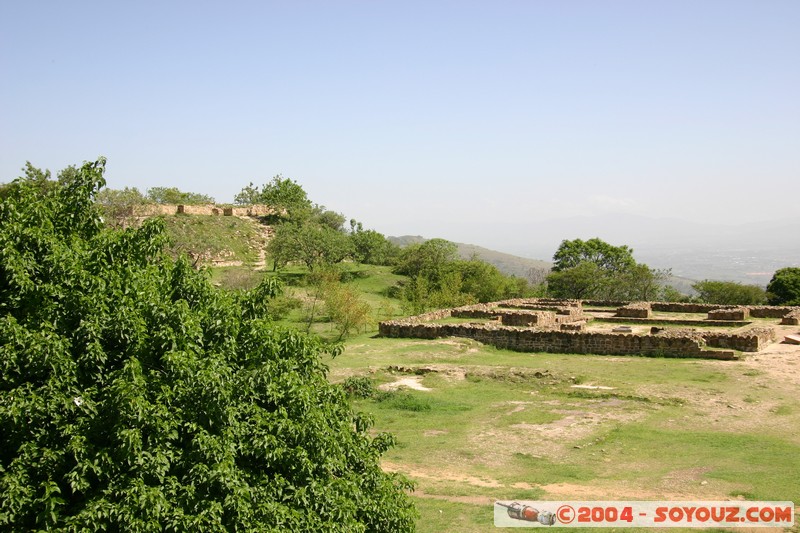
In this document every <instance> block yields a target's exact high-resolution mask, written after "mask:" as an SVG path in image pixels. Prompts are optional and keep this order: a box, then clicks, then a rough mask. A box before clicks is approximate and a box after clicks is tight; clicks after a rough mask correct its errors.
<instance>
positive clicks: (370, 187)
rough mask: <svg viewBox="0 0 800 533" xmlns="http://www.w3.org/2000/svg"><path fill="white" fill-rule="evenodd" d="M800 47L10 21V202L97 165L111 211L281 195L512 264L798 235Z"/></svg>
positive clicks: (362, 11)
mask: <svg viewBox="0 0 800 533" xmlns="http://www.w3.org/2000/svg"><path fill="white" fill-rule="evenodd" d="M797 27H800V3H797V2H793V1H772V2H768V3H764V2H755V1H751V2H747V1H707V2H701V3H697V2H688V1H677V2H659V1H654V2H633V1H615V2H610V1H606V2H603V1H601V2H594V1H592V2H589V1H575V2H555V1H552V2H517V1H505V2H491V3H489V2H485V3H482V2H445V1H441V2H413V1H412V2H402V3H399V2H388V3H387V2H382V3H365V2H336V3H323V2H309V3H302V4H301V3H279V2H234V3H228V4H224V5H223V4H216V3H208V2H170V3H155V2H138V3H136V4H115V3H107V2H80V3H63V2H53V1H50V2H35V3H33V2H27V3H4V4H3V5H1V6H0V46H2V50H3V53H2V54H0V74H2V81H0V146H2V149H0V181H3V182H4V181H10V180H12V179H14V178H15V177H17V176H19V175H20V168H21V167H22V166H23V165H24V163H25V161H26V160H29V161H31V163H32V164H34V165H35V166H38V167H43V168H49V169H51V170H52V171H53V172H56V171H57V170H59V169H61V168H63V167H65V166H67V165H70V164H78V163H80V162H82V161H84V160H93V159H94V158H96V157H97V156H98V155H104V156H106V157H107V158H108V172H107V178H108V185H109V186H110V187H112V188H123V187H126V186H130V187H133V186H135V187H138V188H139V189H140V190H142V191H144V190H146V189H148V188H150V187H154V186H176V187H178V188H180V189H182V190H187V191H195V192H201V193H205V194H209V195H211V196H213V197H214V198H215V199H216V200H217V201H218V202H230V201H232V199H233V197H234V195H235V194H236V193H237V192H238V191H239V190H240V189H241V188H242V187H244V186H245V185H247V184H248V183H249V182H251V181H252V182H254V183H256V184H263V183H266V182H268V181H269V180H270V179H271V178H272V176H274V175H276V174H282V175H283V176H284V177H288V178H292V179H295V180H297V181H298V182H299V183H301V184H302V185H303V187H304V188H305V189H306V190H307V192H308V194H309V196H310V197H311V199H312V200H314V201H316V202H319V203H322V204H325V205H327V206H328V207H330V208H332V209H335V210H336V211H340V212H342V213H344V214H345V215H346V216H348V217H351V218H356V219H358V220H360V221H362V222H363V223H364V224H365V225H366V226H367V227H371V228H374V229H377V230H378V231H381V232H382V233H384V234H387V235H403V234H412V235H413V234H420V235H424V236H427V237H433V236H441V237H444V238H447V239H449V240H453V241H458V242H467V243H473V244H478V245H481V246H486V247H493V248H495V249H500V250H503V251H506V250H508V248H509V246H510V245H514V246H524V243H526V242H530V243H531V247H533V246H534V245H536V246H538V244H536V242H537V241H536V239H534V237H536V236H540V235H541V234H543V233H549V235H550V236H551V238H552V236H553V235H556V236H558V237H557V238H559V239H561V238H575V237H578V236H579V235H570V234H564V235H562V234H561V233H560V232H559V228H558V227H546V226H552V225H553V223H552V221H553V220H555V219H564V218H569V217H574V216H579V215H586V216H601V215H614V216H618V215H642V216H646V217H648V218H653V219H659V218H665V217H667V218H669V217H673V218H676V219H680V220H685V221H687V222H689V223H690V224H697V225H709V224H714V223H721V224H722V225H725V224H727V223H728V222H735V223H739V224H757V223H758V222H760V221H765V220H772V219H775V220H778V219H782V218H790V217H791V216H792V214H793V213H795V212H796V211H797V208H796V204H797V198H798V197H800V99H798V98H797V94H798V92H799V91H800V62H798V61H797V57H796V55H797V51H798V50H800V32H798V31H797V30H796V28H797ZM565 229H566V228H565ZM603 229H604V228H599V230H600V231H598V232H597V236H600V237H601V238H602V237H603V235H602V233H603V231H602V230H603ZM612 233H613V232H612ZM623 235H624V234H623ZM540 258H541V257H540Z"/></svg>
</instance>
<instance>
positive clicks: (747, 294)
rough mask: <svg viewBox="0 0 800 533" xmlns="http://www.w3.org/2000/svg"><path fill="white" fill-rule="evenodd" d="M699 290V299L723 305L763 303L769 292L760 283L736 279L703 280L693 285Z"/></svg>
mask: <svg viewBox="0 0 800 533" xmlns="http://www.w3.org/2000/svg"><path fill="white" fill-rule="evenodd" d="M692 288H693V289H694V290H696V291H697V293H698V296H697V300H699V301H701V302H705V303H710V304H722V305H761V304H764V303H766V301H767V294H766V292H765V291H764V289H763V288H761V287H759V286H758V285H744V284H742V283H738V282H735V281H715V280H709V279H706V280H703V281H698V282H697V283H695V284H693V285H692Z"/></svg>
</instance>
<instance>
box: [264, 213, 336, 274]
mask: <svg viewBox="0 0 800 533" xmlns="http://www.w3.org/2000/svg"><path fill="white" fill-rule="evenodd" d="M267 252H268V253H269V254H270V256H271V257H272V259H273V261H274V264H275V269H278V268H281V267H282V266H285V265H286V264H288V263H289V262H292V261H298V262H301V263H303V264H305V265H306V266H307V267H308V268H309V269H310V270H313V269H314V268H315V267H317V266H319V265H334V264H336V263H340V262H342V261H343V260H345V259H346V258H347V257H349V256H350V255H351V253H352V248H351V243H350V240H349V239H348V238H347V235H345V234H344V233H342V232H341V231H336V230H334V229H331V228H329V227H328V226H322V225H319V224H312V223H304V224H297V223H293V222H290V223H286V224H281V225H279V226H278V227H277V228H276V230H275V235H274V236H273V237H272V239H270V241H269V244H268V245H267Z"/></svg>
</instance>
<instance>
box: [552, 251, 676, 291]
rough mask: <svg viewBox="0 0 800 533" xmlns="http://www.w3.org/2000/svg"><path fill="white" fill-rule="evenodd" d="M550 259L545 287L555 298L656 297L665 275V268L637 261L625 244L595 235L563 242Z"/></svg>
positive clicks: (662, 288) (661, 287) (666, 275)
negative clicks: (595, 236) (653, 266)
mask: <svg viewBox="0 0 800 533" xmlns="http://www.w3.org/2000/svg"><path fill="white" fill-rule="evenodd" d="M553 261H554V264H553V271H552V272H551V273H550V275H549V276H548V277H547V290H548V293H549V294H550V295H551V296H554V297H557V298H577V299H592V298H598V299H606V300H656V299H658V298H659V297H661V296H663V294H664V284H665V282H666V280H667V278H668V277H669V271H668V270H656V269H652V268H650V267H649V266H647V265H645V264H643V263H637V262H636V261H635V260H634V258H633V250H631V249H630V248H629V247H627V246H614V245H611V244H608V243H607V242H605V241H603V240H601V239H598V238H594V239H589V240H588V241H583V240H581V239H575V240H571V241H568V240H565V241H563V242H562V243H561V245H560V246H559V247H558V250H556V253H555V254H554V255H553Z"/></svg>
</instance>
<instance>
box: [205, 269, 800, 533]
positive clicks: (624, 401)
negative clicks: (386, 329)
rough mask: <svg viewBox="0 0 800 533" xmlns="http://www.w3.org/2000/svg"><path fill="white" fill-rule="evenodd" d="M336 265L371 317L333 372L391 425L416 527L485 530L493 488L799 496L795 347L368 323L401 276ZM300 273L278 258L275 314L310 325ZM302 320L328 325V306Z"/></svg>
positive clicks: (384, 427) (383, 425) (530, 495)
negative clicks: (550, 343)
mask: <svg viewBox="0 0 800 533" xmlns="http://www.w3.org/2000/svg"><path fill="white" fill-rule="evenodd" d="M219 270H222V269H215V273H214V276H215V277H216V279H220V277H221V276H222V275H229V276H230V275H231V273H234V272H235V270H234V271H229V272H228V273H221V272H218V271H219ZM344 270H345V271H346V274H345V275H344V277H343V279H344V280H345V281H346V283H349V284H352V285H353V286H354V287H357V288H358V289H359V291H360V292H361V295H362V298H363V299H364V300H365V301H367V302H368V303H369V304H370V306H371V307H372V310H373V316H374V321H373V323H372V324H371V325H369V326H368V327H367V328H366V331H364V332H362V333H360V334H358V335H356V336H352V337H350V338H349V339H348V340H347V344H346V349H345V351H344V353H343V354H342V355H340V356H339V357H337V358H336V359H333V360H329V361H328V364H329V367H330V379H331V381H333V382H342V381H344V380H345V379H347V378H348V377H351V376H361V377H365V378H367V379H368V380H369V382H370V384H371V387H373V388H374V389H375V391H376V394H375V395H374V396H373V397H372V398H354V399H353V406H354V408H355V409H356V410H358V411H362V412H367V413H369V414H370V415H371V416H372V417H373V418H374V420H375V426H374V431H376V432H380V431H387V432H390V433H392V434H394V435H395V436H396V438H397V445H396V446H395V447H394V448H392V449H391V450H389V451H388V452H387V453H386V454H385V456H384V458H383V465H384V468H385V469H386V470H387V471H394V472H400V473H402V474H404V475H405V476H407V477H408V478H410V479H412V480H413V481H414V482H415V483H416V490H415V492H414V493H413V498H414V500H415V502H416V505H417V508H418V510H419V512H420V515H421V517H420V519H419V521H418V530H419V531H421V532H441V531H466V532H483V531H494V530H495V528H494V525H493V503H494V501H495V500H524V499H539V500H570V499H571V500H726V499H731V498H733V499H749V500H781V501H785V500H792V501H795V502H797V501H800V394H798V391H799V390H800V347H786V346H783V347H782V348H781V349H779V350H777V351H776V352H775V353H770V352H766V353H761V354H757V355H755V356H750V357H748V358H746V359H744V360H742V361H732V362H726V361H707V360H691V359H658V358H645V357H616V356H615V357H610V356H594V355H562V354H527V353H518V352H512V351H506V350H500V349H496V348H493V347H487V346H483V345H481V344H480V343H477V342H474V341H470V340H466V339H437V340H417V339H385V338H379V337H377V336H376V333H377V326H376V324H377V321H378V320H381V319H386V318H389V317H395V316H400V315H401V313H402V310H401V306H400V304H399V301H397V300H394V299H390V298H388V297H387V291H388V289H389V287H391V286H392V285H394V284H396V283H397V282H398V281H401V280H402V277H400V276H396V275H394V274H392V273H391V271H390V269H389V268H387V267H372V266H357V265H344ZM306 274H307V272H306V271H305V270H304V269H301V268H297V269H288V270H284V271H282V272H281V273H279V276H280V277H281V278H282V280H283V282H284V285H285V287H286V291H287V294H288V295H289V296H290V297H291V298H296V299H298V300H300V301H302V302H304V303H303V305H302V306H300V307H298V308H296V309H295V310H293V311H292V312H291V313H290V314H289V316H288V317H287V318H286V319H285V320H284V321H283V324H284V325H290V326H294V327H298V328H300V329H305V328H306V323H305V322H304V321H305V318H306V316H307V303H308V301H309V299H310V298H311V297H312V296H313V294H312V292H313V291H312V288H311V287H309V286H308V284H307V283H306V281H305V275H306ZM261 275H274V274H272V273H261V274H259V276H261ZM311 331H312V332H314V333H317V334H319V335H320V336H322V337H323V338H326V339H329V340H332V339H333V338H334V337H335V336H336V333H335V331H334V329H333V327H332V325H331V324H330V323H328V322H326V317H325V316H324V313H319V314H318V315H317V316H316V318H315V320H314V322H313V323H312V325H311ZM773 346H781V345H773ZM378 389H386V390H383V391H379V390H378ZM795 529H797V528H795Z"/></svg>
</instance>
